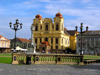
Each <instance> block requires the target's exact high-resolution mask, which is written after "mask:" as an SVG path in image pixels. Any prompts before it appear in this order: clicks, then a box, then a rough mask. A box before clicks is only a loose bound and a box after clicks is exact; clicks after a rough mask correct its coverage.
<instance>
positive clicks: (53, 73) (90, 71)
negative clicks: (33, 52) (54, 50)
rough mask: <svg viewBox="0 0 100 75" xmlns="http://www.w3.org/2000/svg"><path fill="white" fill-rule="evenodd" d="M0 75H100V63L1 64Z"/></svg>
mask: <svg viewBox="0 0 100 75" xmlns="http://www.w3.org/2000/svg"><path fill="white" fill-rule="evenodd" d="M0 75H100V63H95V64H90V65H84V66H77V65H11V64H0Z"/></svg>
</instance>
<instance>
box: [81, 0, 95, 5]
mask: <svg viewBox="0 0 100 75" xmlns="http://www.w3.org/2000/svg"><path fill="white" fill-rule="evenodd" d="M91 1H93V0H81V2H82V3H84V4H85V3H89V2H91Z"/></svg>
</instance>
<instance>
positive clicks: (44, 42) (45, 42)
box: [41, 41, 50, 46]
mask: <svg viewBox="0 0 100 75" xmlns="http://www.w3.org/2000/svg"><path fill="white" fill-rule="evenodd" d="M41 44H45V45H46V46H50V45H49V44H48V42H47V41H43V42H42V43H41Z"/></svg>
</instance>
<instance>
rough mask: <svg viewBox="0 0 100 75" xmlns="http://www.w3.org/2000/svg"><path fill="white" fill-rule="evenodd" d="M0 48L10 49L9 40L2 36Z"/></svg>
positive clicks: (3, 49)
mask: <svg viewBox="0 0 100 75" xmlns="http://www.w3.org/2000/svg"><path fill="white" fill-rule="evenodd" d="M0 50H1V51H6V52H7V51H10V40H7V39H5V38H4V37H1V38H0Z"/></svg>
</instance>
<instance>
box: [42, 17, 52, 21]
mask: <svg viewBox="0 0 100 75" xmlns="http://www.w3.org/2000/svg"><path fill="white" fill-rule="evenodd" d="M44 22H52V19H51V18H45V19H44Z"/></svg>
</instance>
